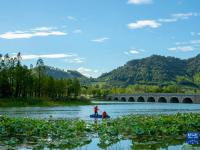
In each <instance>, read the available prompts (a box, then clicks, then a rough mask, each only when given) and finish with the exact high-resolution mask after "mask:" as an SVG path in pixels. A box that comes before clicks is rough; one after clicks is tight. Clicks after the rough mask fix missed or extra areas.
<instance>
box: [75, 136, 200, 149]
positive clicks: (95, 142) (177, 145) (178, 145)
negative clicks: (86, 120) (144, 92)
mask: <svg viewBox="0 0 200 150" xmlns="http://www.w3.org/2000/svg"><path fill="white" fill-rule="evenodd" d="M184 142H185V141H184V140H177V139H171V140H165V141H162V142H161V141H160V142H159V141H157V142H155V141H151V142H146V143H138V142H135V141H134V140H121V141H119V142H117V143H113V144H112V145H110V146H108V147H101V146H100V144H99V143H100V139H99V138H93V139H92V142H91V143H90V144H88V145H85V146H82V147H78V148H75V149H74V150H93V149H95V150H103V149H106V150H188V149H189V150H200V145H188V144H186V143H184Z"/></svg>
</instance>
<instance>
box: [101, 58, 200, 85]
mask: <svg viewBox="0 0 200 150" xmlns="http://www.w3.org/2000/svg"><path fill="white" fill-rule="evenodd" d="M199 66H200V55H198V56H196V57H194V58H191V59H187V60H181V59H178V58H174V57H164V56H159V55H152V56H150V57H147V58H143V59H137V60H131V61H129V62H127V63H126V64H125V65H124V66H122V67H119V68H117V69H114V70H113V71H111V72H109V73H105V74H103V75H101V76H100V77H99V78H98V79H97V80H98V81H99V82H106V83H107V84H109V85H112V86H115V87H127V86H129V85H134V84H140V85H142V84H145V85H160V84H164V83H167V84H169V83H171V82H175V83H176V82H177V84H181V85H189V86H193V87H197V85H196V84H198V83H199V79H198V73H199V72H200V67H199ZM195 75H196V76H195ZM193 76H194V77H195V82H193Z"/></svg>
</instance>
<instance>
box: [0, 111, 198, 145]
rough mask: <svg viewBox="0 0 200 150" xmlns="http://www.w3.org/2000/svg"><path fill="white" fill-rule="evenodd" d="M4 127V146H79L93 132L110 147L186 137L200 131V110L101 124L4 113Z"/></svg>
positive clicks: (1, 119) (1, 121)
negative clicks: (16, 116) (21, 116)
mask: <svg viewBox="0 0 200 150" xmlns="http://www.w3.org/2000/svg"><path fill="white" fill-rule="evenodd" d="M0 129H1V132H0V146H1V145H10V146H16V145H20V144H31V145H32V146H33V147H35V146H36V147H37V148H38V146H39V147H40V148H44V147H45V146H46V147H50V148H75V147H77V146H82V145H85V144H89V143H90V142H91V139H92V138H93V135H98V138H99V139H100V141H99V143H98V145H99V146H100V147H102V148H106V147H108V146H109V145H111V144H113V143H116V142H118V141H120V140H121V139H129V140H133V141H134V143H149V142H153V141H154V142H158V143H161V142H164V143H165V142H166V140H167V139H171V140H173V139H176V140H184V139H185V136H186V133H187V132H188V131H193V132H200V113H185V114H179V113H178V114H174V115H159V116H144V115H128V116H124V117H120V118H117V119H113V120H112V119H111V120H104V121H102V122H100V123H93V122H86V121H83V120H77V119H73V120H52V119H51V118H50V119H44V120H41V119H40V120H39V119H31V118H10V117H5V116H0ZM24 141H26V143H24Z"/></svg>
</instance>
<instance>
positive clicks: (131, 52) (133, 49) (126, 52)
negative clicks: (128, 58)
mask: <svg viewBox="0 0 200 150" xmlns="http://www.w3.org/2000/svg"><path fill="white" fill-rule="evenodd" d="M144 51H145V50H144V49H137V48H132V49H130V50H129V51H125V52H124V54H125V55H136V54H139V53H141V52H144Z"/></svg>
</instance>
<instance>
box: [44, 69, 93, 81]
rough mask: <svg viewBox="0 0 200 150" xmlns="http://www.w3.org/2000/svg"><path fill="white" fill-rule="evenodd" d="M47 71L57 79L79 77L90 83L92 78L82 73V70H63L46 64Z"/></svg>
mask: <svg viewBox="0 0 200 150" xmlns="http://www.w3.org/2000/svg"><path fill="white" fill-rule="evenodd" d="M45 73H46V74H47V75H49V76H51V77H54V78H56V79H73V78H78V79H79V80H80V82H81V83H82V84H89V83H90V81H91V79H90V78H88V77H86V76H84V75H82V74H81V73H80V72H78V71H75V70H67V71H65V70H61V69H58V68H54V67H50V66H45Z"/></svg>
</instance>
